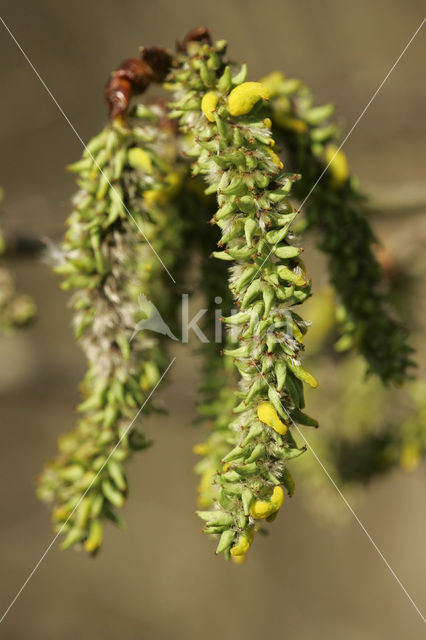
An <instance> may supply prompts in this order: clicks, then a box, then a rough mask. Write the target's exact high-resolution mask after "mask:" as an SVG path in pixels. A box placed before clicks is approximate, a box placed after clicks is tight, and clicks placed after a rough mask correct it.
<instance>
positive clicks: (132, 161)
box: [127, 147, 152, 173]
mask: <svg viewBox="0 0 426 640" xmlns="http://www.w3.org/2000/svg"><path fill="white" fill-rule="evenodd" d="M127 161H128V163H129V165H130V166H131V167H132V168H133V169H143V171H146V172H147V173H152V160H151V158H150V157H149V155H148V154H147V152H146V151H144V150H143V149H140V148H139V147H133V148H132V149H129V151H128V152H127Z"/></svg>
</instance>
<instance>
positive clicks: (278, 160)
mask: <svg viewBox="0 0 426 640" xmlns="http://www.w3.org/2000/svg"><path fill="white" fill-rule="evenodd" d="M269 155H270V156H271V160H272V162H273V163H274V164H275V165H276V166H277V167H278V169H284V165H283V163H282V161H281V158H280V157H279V156H277V154H276V153H275V151H272V149H269Z"/></svg>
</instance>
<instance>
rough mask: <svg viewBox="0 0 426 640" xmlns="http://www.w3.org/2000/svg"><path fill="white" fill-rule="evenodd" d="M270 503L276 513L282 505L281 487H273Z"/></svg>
mask: <svg viewBox="0 0 426 640" xmlns="http://www.w3.org/2000/svg"><path fill="white" fill-rule="evenodd" d="M271 502H272V504H273V505H274V507H275V508H276V510H277V511H278V509H280V508H281V506H282V503H283V502H284V491H283V489H282V487H280V486H277V487H274V490H273V492H272V497H271Z"/></svg>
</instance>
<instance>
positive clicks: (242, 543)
mask: <svg viewBox="0 0 426 640" xmlns="http://www.w3.org/2000/svg"><path fill="white" fill-rule="evenodd" d="M252 541H253V536H249V535H248V534H247V533H242V534H241V535H240V537H239V538H238V542H237V544H234V546H233V547H231V556H245V554H246V553H247V551H248V550H249V549H250V545H251V543H252Z"/></svg>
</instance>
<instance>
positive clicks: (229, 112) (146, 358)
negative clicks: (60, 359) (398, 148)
mask: <svg viewBox="0 0 426 640" xmlns="http://www.w3.org/2000/svg"><path fill="white" fill-rule="evenodd" d="M226 50H227V44H226V42H224V41H218V42H216V43H213V42H212V41H211V38H210V35H209V32H208V30H207V29H204V28H200V29H195V30H193V31H191V32H190V33H189V34H188V35H187V36H186V38H185V39H184V41H183V42H182V43H178V47H177V53H176V55H175V56H173V55H172V54H170V53H169V52H167V51H165V50H163V49H161V48H160V47H151V48H149V49H142V50H141V55H140V58H139V59H130V60H126V61H125V62H124V63H123V64H122V65H121V66H120V67H119V68H118V69H117V70H116V71H115V72H114V73H113V74H112V76H111V78H110V80H109V82H108V85H107V102H108V106H109V110H110V115H111V123H110V124H109V125H108V126H107V127H106V128H105V130H104V131H103V132H102V133H101V134H99V135H98V136H97V137H95V138H94V139H93V140H92V141H91V142H90V143H89V144H88V146H87V148H86V150H85V152H84V154H83V158H82V159H81V160H80V161H79V162H77V163H76V164H74V165H72V166H71V167H70V170H71V171H73V172H75V173H77V174H78V180H77V182H78V185H79V188H80V191H79V192H78V194H77V195H76V197H75V199H74V210H73V212H72V214H71V216H70V218H69V220H68V230H67V233H66V235H65V238H64V240H63V243H62V246H61V251H60V260H59V264H58V265H57V267H56V270H57V271H58V273H60V274H62V276H63V284H62V286H63V288H65V289H67V290H72V291H74V293H73V298H72V305H73V308H74V325H75V331H76V336H77V339H78V341H79V342H80V344H81V346H82V348H83V350H84V352H85V355H86V358H87V363H88V369H87V374H86V376H85V379H84V381H83V383H82V385H81V390H82V394H83V401H82V403H81V404H80V405H79V407H78V411H79V412H80V413H81V417H80V419H79V421H78V424H77V426H76V428H75V429H74V430H73V431H72V432H70V433H69V434H67V435H65V436H62V437H61V438H60V440H59V449H60V453H59V455H58V456H57V457H56V458H55V459H53V460H52V461H51V462H49V463H48V464H47V466H46V468H45V470H44V472H43V473H42V474H41V476H40V478H39V487H38V493H39V496H40V497H41V498H42V499H45V500H48V501H53V503H54V510H53V518H54V521H55V526H56V528H57V530H59V531H60V532H61V533H65V538H64V539H63V543H62V546H63V547H64V548H65V547H69V546H72V545H74V544H83V546H84V547H85V549H86V550H87V551H89V552H91V553H93V552H96V550H97V549H98V548H99V546H100V544H101V541H102V535H103V521H104V519H105V518H108V519H110V520H113V521H115V522H119V521H120V519H119V516H118V515H117V513H116V508H118V507H120V506H121V505H122V504H123V502H124V500H125V498H126V496H127V492H128V486H127V480H126V475H125V471H124V467H123V463H124V462H125V460H126V459H127V458H128V456H129V454H130V452H131V451H132V450H133V449H138V448H142V447H144V446H146V444H147V443H146V441H145V439H144V437H143V435H142V434H141V432H139V431H138V430H137V429H136V427H134V425H133V422H134V420H135V416H136V415H138V414H139V411H140V410H141V409H143V411H144V412H145V411H148V410H149V405H148V404H146V403H147V400H149V397H150V393H151V392H152V391H153V390H155V388H156V385H157V384H158V383H159V382H160V381H161V376H162V373H163V372H164V370H165V368H166V366H167V362H168V360H167V356H166V341H167V337H164V336H161V335H159V334H157V333H154V332H150V331H149V330H148V329H147V328H145V329H143V328H142V327H143V326H145V327H146V326H147V325H146V324H145V325H144V324H143V323H142V324H141V325H140V330H138V327H139V324H138V320H141V319H142V318H145V319H146V316H147V315H148V317H149V314H150V313H155V311H152V310H153V309H155V310H156V311H159V312H160V314H161V316H162V318H163V319H164V320H165V321H166V322H167V324H168V325H169V326H173V323H174V321H175V319H176V307H177V304H176V289H175V286H174V284H172V283H171V282H170V279H169V276H171V272H172V273H175V275H176V274H178V273H179V274H180V272H181V270H182V269H181V266H182V265H180V264H179V260H180V258H179V256H180V255H181V253H182V252H181V251H180V247H181V246H182V244H183V243H185V244H188V246H191V247H192V248H196V249H197V250H198V251H199V252H201V260H200V265H201V266H200V268H201V273H202V276H201V281H202V285H201V286H202V289H203V292H204V293H205V296H206V299H207V300H206V302H207V306H208V308H209V309H211V308H212V307H213V305H214V301H215V300H217V299H220V300H221V301H222V308H227V309H228V312H229V313H228V315H227V316H226V317H224V318H223V322H224V324H225V326H226V327H227V335H226V338H225V339H224V342H223V344H220V345H218V344H215V343H214V341H213V340H211V342H210V343H209V344H208V345H204V346H203V349H202V352H203V354H204V357H205V366H204V369H203V376H204V382H203V385H202V388H201V392H202V394H203V400H202V403H201V404H200V407H199V413H200V417H201V418H203V419H207V420H209V421H210V423H211V431H210V434H209V436H208V438H207V440H206V442H205V443H202V444H199V445H196V446H195V447H194V451H195V452H196V453H197V454H200V455H201V456H202V459H201V461H200V462H199V463H198V464H197V467H196V472H197V473H199V474H201V476H202V477H201V483H200V487H199V504H200V507H202V509H203V510H200V511H198V515H199V516H200V518H201V519H202V520H203V521H204V522H205V531H206V533H208V534H211V535H213V536H215V537H217V539H218V542H217V547H216V553H222V552H223V553H224V554H225V556H226V557H227V558H232V559H233V560H235V561H236V562H237V563H239V562H241V561H242V560H243V559H244V556H245V554H246V552H247V550H248V549H249V547H250V545H251V543H252V541H253V538H254V535H255V533H256V532H257V531H258V530H259V529H261V526H262V525H263V523H264V522H265V521H268V522H269V521H271V520H273V519H274V518H275V517H276V515H277V513H278V511H279V509H280V508H281V506H282V504H283V501H284V496H285V492H287V493H288V494H289V495H292V493H293V491H294V481H293V479H292V476H291V474H290V471H289V469H288V467H287V461H288V460H289V459H292V458H295V457H297V456H299V455H300V454H301V453H303V451H304V447H300V446H298V444H297V443H296V439H295V437H294V436H295V431H298V430H299V426H298V425H306V426H313V427H315V426H317V422H316V420H314V419H313V418H311V417H309V416H308V415H307V414H305V413H304V405H305V402H304V385H305V384H308V385H310V386H312V387H316V386H317V382H316V380H315V378H314V377H313V376H312V375H311V374H310V373H309V372H308V371H306V370H305V369H304V367H303V366H302V363H301V356H302V352H303V350H304V335H305V334H306V331H307V328H308V323H307V322H306V321H305V320H304V319H303V318H302V316H301V315H300V314H299V312H298V309H299V307H300V306H301V305H302V304H303V302H304V301H305V300H306V299H307V298H308V297H309V296H310V295H311V282H310V279H309V278H308V276H307V274H306V270H305V266H304V263H303V261H302V259H301V253H302V251H303V250H302V248H301V247H300V246H299V245H298V244H297V238H296V236H295V234H294V233H293V231H292V223H293V221H294V220H295V218H296V217H297V216H298V214H299V208H298V207H297V206H296V203H298V202H299V203H300V201H301V200H303V198H304V197H305V196H306V194H307V193H308V192H309V189H310V188H311V186H312V185H313V184H314V183H315V180H316V179H317V177H318V175H319V173H320V172H321V171H322V168H323V167H324V163H326V162H327V159H328V158H329V159H331V160H332V162H331V165H330V176H331V178H330V177H328V176H327V178H325V179H324V182H323V183H319V184H318V187H316V189H315V190H314V191H313V193H312V196H310V198H309V199H308V201H307V205H306V210H305V211H306V214H307V217H308V222H309V225H310V226H317V227H318V229H319V230H320V232H321V233H322V234H323V235H322V238H323V240H322V241H321V245H320V246H321V248H322V249H323V250H325V251H326V253H327V254H328V255H329V257H330V269H331V279H332V283H333V284H334V286H335V287H336V289H337V291H338V293H339V294H340V295H341V296H342V300H343V303H344V305H345V309H346V311H347V321H346V324H345V339H346V340H349V342H350V346H357V347H358V348H359V350H360V351H361V353H362V354H363V355H364V356H365V359H366V360H367V363H368V366H369V368H370V370H371V371H372V372H374V373H377V374H379V375H380V376H381V377H382V378H383V380H384V381H385V382H387V381H395V382H401V381H402V380H404V378H406V377H407V370H408V366H409V364H410V361H409V359H408V353H409V349H408V347H407V346H406V343H405V336H404V335H403V333H402V331H401V329H400V327H399V325H397V323H396V321H395V320H394V319H393V318H392V316H391V315H390V313H388V311H387V310H386V308H385V303H386V301H385V299H384V294H383V293H382V291H381V289H380V288H379V285H380V278H381V275H380V267H379V266H378V264H377V262H376V261H375V259H374V257H373V254H372V251H371V244H372V242H373V241H374V236H373V234H372V232H371V230H370V228H369V226H368V223H367V222H366V220H365V218H364V217H363V215H362V211H361V210H360V208H359V207H360V200H359V197H358V195H357V194H356V192H355V191H354V187H353V182H352V180H351V179H350V177H349V174H348V172H347V168H346V160H345V159H344V156H343V154H342V152H338V153H337V154H336V153H335V154H334V157H332V156H331V155H330V154H331V150H332V149H335V147H330V145H331V144H334V143H332V140H333V139H334V137H335V133H336V132H335V129H334V127H333V126H332V125H328V124H324V123H323V121H324V119H326V118H328V117H329V115H330V113H331V110H330V108H329V107H326V108H324V107H321V108H315V107H312V105H311V98H310V96H309V94H308V93H307V91H306V90H305V89H304V88H303V87H302V86H301V85H300V83H297V82H295V81H288V80H285V79H284V77H283V76H282V75H277V74H272V75H271V76H269V78H267V79H265V80H264V81H263V82H251V81H247V80H246V75H247V69H246V67H245V65H243V66H242V68H241V69H240V70H239V71H238V72H237V73H236V72H235V71H234V70H233V66H232V65H231V64H229V63H228V60H227V57H226ZM164 80H165V84H164V86H165V88H166V89H168V90H170V91H172V92H173V94H172V101H171V103H170V104H169V105H167V106H166V105H164V104H152V105H151V106H144V105H142V104H140V103H139V104H136V105H135V106H132V104H131V99H132V97H134V96H135V95H137V94H138V93H141V92H143V91H145V89H146V88H147V87H148V85H149V84H150V83H151V82H163V81H164ZM327 132H328V133H327ZM278 144H282V145H283V146H284V147H285V149H286V151H287V152H288V153H289V154H290V157H291V162H292V165H293V166H292V168H293V169H294V170H295V171H299V170H300V171H301V172H302V176H301V175H300V174H299V173H292V172H288V171H287V169H286V168H285V167H284V166H283V163H282V160H281V159H280V156H279V153H280V149H279V147H278V146H277V145H278ZM336 149H337V148H336ZM188 169H191V170H192V176H193V177H195V176H198V178H195V180H194V181H193V182H192V183H191V181H190V179H189V175H188ZM200 179H203V180H204V181H205V185H204V188H203V189H204V194H202V195H201V196H200V190H199V182H200ZM342 216H343V217H342ZM209 217H210V218H211V219H210V223H211V226H210V227H207V226H206V224H205V222H206V219H208V218H209ZM206 229H208V230H207V231H206ZM349 238H352V239H354V238H356V242H355V241H354V242H355V244H351V243H350V242H348V239H349ZM215 243H217V247H215V246H214V244H215ZM210 255H211V257H213V258H214V259H210V257H209V256H210ZM141 297H143V300H144V301H145V307H144V308H145V313H144V314H142V315H141V305H140V302H141ZM151 303H152V304H151ZM147 306H148V311H146V308H147ZM142 307H143V305H142ZM142 311H143V309H142ZM135 327H136V330H135ZM206 330H207V333H208V335H209V336H210V337H211V338H213V333H214V327H213V326H212V323H211V321H210V325H208V326H207V327H206Z"/></svg>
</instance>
